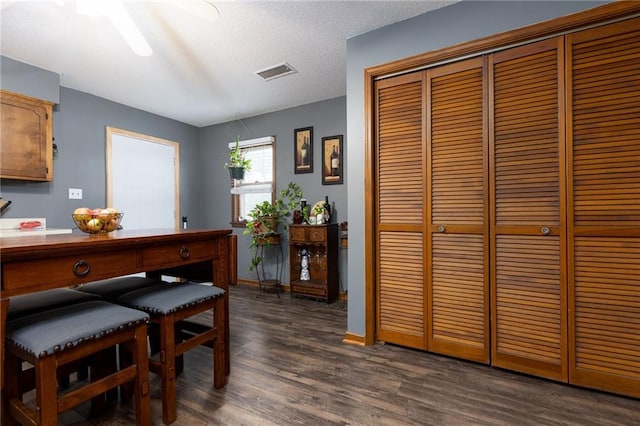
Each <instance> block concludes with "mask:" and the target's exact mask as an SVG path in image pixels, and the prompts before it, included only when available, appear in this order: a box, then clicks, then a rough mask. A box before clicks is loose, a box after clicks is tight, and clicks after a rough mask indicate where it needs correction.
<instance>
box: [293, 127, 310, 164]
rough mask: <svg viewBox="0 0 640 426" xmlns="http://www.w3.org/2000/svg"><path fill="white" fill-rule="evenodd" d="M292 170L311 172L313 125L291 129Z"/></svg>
mask: <svg viewBox="0 0 640 426" xmlns="http://www.w3.org/2000/svg"><path fill="white" fill-rule="evenodd" d="M293 142H294V149H295V152H294V161H295V164H294V172H295V174H300V173H313V127H302V128H299V129H295V130H294V131H293Z"/></svg>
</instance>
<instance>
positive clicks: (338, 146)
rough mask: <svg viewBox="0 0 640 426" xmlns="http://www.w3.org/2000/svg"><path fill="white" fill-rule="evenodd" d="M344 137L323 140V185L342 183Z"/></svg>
mask: <svg viewBox="0 0 640 426" xmlns="http://www.w3.org/2000/svg"><path fill="white" fill-rule="evenodd" d="M342 164H343V162H342V135H337V136H327V137H325V138H322V184H323V185H336V184H341V183H342V173H343V170H344V169H343V167H342Z"/></svg>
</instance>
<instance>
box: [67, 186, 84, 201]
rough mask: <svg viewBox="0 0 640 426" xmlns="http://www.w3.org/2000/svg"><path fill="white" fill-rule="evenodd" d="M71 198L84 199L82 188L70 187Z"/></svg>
mask: <svg viewBox="0 0 640 426" xmlns="http://www.w3.org/2000/svg"><path fill="white" fill-rule="evenodd" d="M69 199H70V200H82V189H79V188H69Z"/></svg>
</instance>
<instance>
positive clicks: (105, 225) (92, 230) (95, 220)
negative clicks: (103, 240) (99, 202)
mask: <svg viewBox="0 0 640 426" xmlns="http://www.w3.org/2000/svg"><path fill="white" fill-rule="evenodd" d="M122 216H124V213H122V212H120V211H118V210H117V209H114V208H111V207H109V208H106V209H90V208H87V207H80V208H78V209H75V210H74V211H73V214H72V215H71V218H72V219H73V221H74V222H75V223H76V226H77V227H78V229H79V230H81V231H82V232H86V233H87V234H101V233H105V232H111V231H115V230H116V229H120V221H121V220H122Z"/></svg>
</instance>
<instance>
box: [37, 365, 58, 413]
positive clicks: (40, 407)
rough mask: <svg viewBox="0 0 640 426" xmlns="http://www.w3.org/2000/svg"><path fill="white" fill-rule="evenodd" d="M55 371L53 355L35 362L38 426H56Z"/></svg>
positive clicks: (56, 390)
mask: <svg viewBox="0 0 640 426" xmlns="http://www.w3.org/2000/svg"><path fill="white" fill-rule="evenodd" d="M56 369H57V365H56V357H55V356H54V355H49V356H45V357H44V358H40V359H38V360H37V361H36V417H37V418H38V422H37V423H38V424H39V425H40V426H57V424H58V404H57V394H58V388H57V385H58V382H57V380H56V375H57V374H56Z"/></svg>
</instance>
